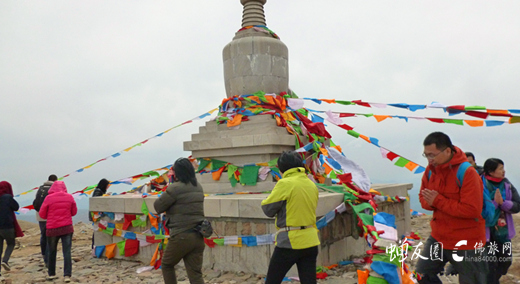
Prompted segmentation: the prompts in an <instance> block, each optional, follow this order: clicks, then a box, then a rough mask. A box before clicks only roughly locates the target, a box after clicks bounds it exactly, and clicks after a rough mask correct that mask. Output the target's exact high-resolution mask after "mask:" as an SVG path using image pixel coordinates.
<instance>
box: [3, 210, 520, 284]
mask: <svg viewBox="0 0 520 284" xmlns="http://www.w3.org/2000/svg"><path fill="white" fill-rule="evenodd" d="M429 219H430V217H429V216H421V217H416V218H414V219H412V228H413V230H414V232H416V233H417V234H419V235H420V236H421V237H422V238H423V240H422V241H423V243H424V242H425V239H426V238H427V237H428V235H429V232H430V227H429ZM517 220H518V221H517V222H516V224H517V232H520V217H519V218H518V219H517ZM20 223H21V226H22V229H23V230H24V232H25V235H26V236H25V237H23V238H20V239H19V246H17V249H15V251H14V252H13V255H12V257H11V260H10V262H9V263H10V265H11V271H10V272H6V271H3V270H2V275H3V276H4V277H5V278H6V281H5V282H6V283H12V284H15V283H24V284H25V283H44V282H45V276H46V275H47V274H46V269H45V268H44V265H43V261H42V259H41V254H40V247H39V234H40V231H39V228H38V225H37V224H33V223H29V222H23V221H21V222H20ZM91 237H92V229H91V227H90V226H89V225H88V224H83V223H79V224H76V225H75V233H74V239H73V243H72V258H73V273H72V274H73V276H72V281H73V283H100V284H101V283H121V284H122V283H151V284H156V283H163V281H162V275H161V271H160V270H156V271H148V272H143V273H139V274H138V273H137V272H136V271H137V269H138V268H140V267H143V266H144V265H143V264H141V263H137V262H130V261H122V260H107V259H97V258H93V257H92V255H91V249H90V245H91ZM60 254H61V249H60V248H59V251H58V261H57V271H56V272H57V273H56V274H57V275H58V276H60V278H59V279H58V280H56V281H55V282H56V283H62V282H63V277H62V275H63V257H62V256H61V255H60ZM513 257H514V260H515V262H514V263H513V265H512V267H511V268H510V269H509V274H508V275H507V276H505V277H503V278H502V281H501V282H502V283H520V260H519V259H520V238H519V237H516V238H515V239H514V240H513ZM411 265H412V267H413V263H411ZM358 268H361V266H355V265H347V266H343V267H340V268H336V269H333V270H328V271H327V273H328V274H329V276H328V277H327V278H326V279H323V280H318V283H326V284H339V283H347V284H354V283H357V276H356V270H357V269H358ZM177 275H178V279H179V284H188V283H189V281H188V279H187V277H186V273H185V272H184V270H183V269H182V267H179V268H178V269H177ZM204 275H205V281H206V283H211V284H213V283H223V284H239V283H247V284H257V283H258V284H260V283H263V279H264V277H265V275H256V274H249V273H243V272H227V271H214V270H209V269H208V270H205V271H204ZM443 282H444V283H458V280H457V278H456V277H453V276H450V277H446V276H445V277H443ZM287 283H289V282H287ZM294 283H297V282H294Z"/></svg>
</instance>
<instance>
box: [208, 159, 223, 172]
mask: <svg viewBox="0 0 520 284" xmlns="http://www.w3.org/2000/svg"><path fill="white" fill-rule="evenodd" d="M226 164H227V162H224V161H221V160H216V159H211V170H218V169H220V168H222V167H223V166H225V165H226Z"/></svg>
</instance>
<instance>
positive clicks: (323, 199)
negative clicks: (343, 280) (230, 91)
mask: <svg viewBox="0 0 520 284" xmlns="http://www.w3.org/2000/svg"><path fill="white" fill-rule="evenodd" d="M199 177H200V176H199ZM372 188H373V189H375V190H378V191H380V192H381V193H382V194H384V195H390V196H396V195H398V196H406V195H407V194H408V193H407V192H408V190H410V189H411V188H412V184H374V185H373V186H372ZM319 196H320V199H319V202H318V208H317V210H316V215H317V218H321V217H322V216H324V215H325V214H326V213H328V212H329V211H331V210H334V208H336V207H337V206H338V205H340V204H341V202H343V195H342V194H339V193H328V192H320V195H319ZM266 197H267V194H245V195H221V196H208V197H206V198H205V202H204V211H205V215H206V217H207V218H208V219H209V220H210V221H211V223H212V225H213V227H214V229H215V232H216V233H218V235H219V236H241V235H244V236H246V235H250V236H251V235H253V236H256V235H264V234H274V233H276V229H275V225H274V219H273V218H268V217H266V216H265V215H264V214H263V211H262V209H261V207H260V202H261V201H262V200H263V199H265V198H266ZM156 198H157V197H155V196H150V197H147V198H144V199H143V198H142V197H141V195H139V194H135V195H133V194H126V195H116V196H106V197H93V198H90V211H93V212H114V213H125V214H141V205H142V202H143V200H144V201H145V202H146V204H147V205H148V208H149V210H150V211H151V212H152V213H154V214H155V213H156V212H155V210H154V209H153V202H154V201H155V199H156ZM378 211H379V212H387V213H391V214H393V215H395V216H396V225H397V230H398V233H399V236H401V235H402V234H405V233H408V232H410V205H409V202H408V201H406V202H400V203H392V202H384V203H379V207H378ZM107 218H108V217H103V218H102V219H101V220H107V221H108V219H107ZM110 221H111V222H113V220H110ZM98 222H99V220H98ZM98 222H96V223H95V224H94V226H95V227H97V223H98ZM122 222H123V220H121V221H118V223H122ZM356 223H357V222H356V220H355V219H354V216H353V215H352V213H351V212H349V211H347V212H344V213H342V214H339V215H336V218H335V219H334V220H333V221H332V222H331V223H330V224H328V225H327V226H325V227H324V228H322V229H321V230H320V231H319V236H320V241H321V245H320V253H319V255H318V265H331V264H335V263H338V262H339V261H341V260H345V259H349V258H350V257H352V256H362V255H364V254H365V251H366V250H368V249H369V248H368V247H367V245H366V241H365V240H364V239H363V238H357V229H356V227H355V226H356ZM150 227H151V225H150V222H149V221H147V226H146V227H140V228H134V227H130V228H129V229H128V230H129V231H135V232H143V231H146V230H147V229H150ZM94 235H95V245H96V246H97V245H108V244H112V243H116V242H119V241H122V240H123V238H121V237H117V236H109V235H107V234H105V233H103V232H99V231H96V232H94ZM155 247H156V246H155V245H152V246H147V247H141V248H140V251H139V254H138V255H136V256H132V257H130V258H125V257H124V256H119V253H118V251H117V250H118V249H117V248H116V258H120V259H123V258H124V259H129V260H136V261H141V262H143V263H144V264H145V265H147V264H148V263H149V262H150V259H151V258H152V255H153V253H154V251H155ZM273 250H274V245H261V246H256V247H247V246H243V247H231V246H222V247H220V246H216V247H215V248H209V247H206V249H205V252H204V267H209V268H213V269H221V270H228V271H244V272H251V273H258V274H265V273H266V272H267V267H268V265H269V260H270V258H271V254H272V251H273ZM289 274H290V275H296V274H297V273H296V270H295V269H293V270H291V272H290V273H289Z"/></svg>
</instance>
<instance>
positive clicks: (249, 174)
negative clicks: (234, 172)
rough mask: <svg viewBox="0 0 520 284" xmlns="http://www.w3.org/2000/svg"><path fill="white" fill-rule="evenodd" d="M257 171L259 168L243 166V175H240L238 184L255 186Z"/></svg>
mask: <svg viewBox="0 0 520 284" xmlns="http://www.w3.org/2000/svg"><path fill="white" fill-rule="evenodd" d="M258 170H260V166H245V167H244V171H243V173H242V174H241V175H240V183H241V184H245V185H256V180H257V179H258Z"/></svg>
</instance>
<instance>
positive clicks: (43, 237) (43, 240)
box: [38, 222, 48, 264]
mask: <svg viewBox="0 0 520 284" xmlns="http://www.w3.org/2000/svg"><path fill="white" fill-rule="evenodd" d="M38 223H39V225H40V249H41V251H42V256H43V261H45V264H47V263H48V261H47V222H38Z"/></svg>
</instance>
